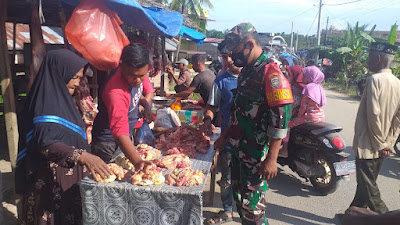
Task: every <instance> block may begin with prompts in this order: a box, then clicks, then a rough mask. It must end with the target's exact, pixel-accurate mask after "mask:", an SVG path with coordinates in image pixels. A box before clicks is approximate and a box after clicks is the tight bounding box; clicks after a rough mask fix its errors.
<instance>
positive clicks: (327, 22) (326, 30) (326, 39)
mask: <svg viewBox="0 0 400 225" xmlns="http://www.w3.org/2000/svg"><path fill="white" fill-rule="evenodd" d="M328 25H329V16H328V18H326V29H325V41H324V45H326V42H327V41H328Z"/></svg>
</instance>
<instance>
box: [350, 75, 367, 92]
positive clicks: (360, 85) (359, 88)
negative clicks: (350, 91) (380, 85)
mask: <svg viewBox="0 0 400 225" xmlns="http://www.w3.org/2000/svg"><path fill="white" fill-rule="evenodd" d="M366 83H367V78H366V77H361V78H358V79H355V80H350V81H349V84H350V86H356V92H357V96H358V97H361V96H362V95H363V92H364V89H365V85H366Z"/></svg>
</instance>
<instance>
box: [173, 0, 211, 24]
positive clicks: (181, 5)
mask: <svg viewBox="0 0 400 225" xmlns="http://www.w3.org/2000/svg"><path fill="white" fill-rule="evenodd" d="M203 7H207V8H209V9H212V8H213V5H212V4H211V0H172V1H171V4H170V8H171V9H173V10H176V11H179V12H181V13H182V14H186V15H190V16H191V17H192V19H195V20H199V18H200V17H203V16H204V9H203Z"/></svg>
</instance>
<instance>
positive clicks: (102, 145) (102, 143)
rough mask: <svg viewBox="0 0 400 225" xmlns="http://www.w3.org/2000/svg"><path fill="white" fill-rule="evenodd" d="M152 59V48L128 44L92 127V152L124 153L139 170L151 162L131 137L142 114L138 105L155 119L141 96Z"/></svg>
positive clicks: (107, 155) (109, 156)
mask: <svg viewBox="0 0 400 225" xmlns="http://www.w3.org/2000/svg"><path fill="white" fill-rule="evenodd" d="M149 63H150V56H149V51H148V50H147V49H146V48H145V47H144V46H143V45H141V44H130V45H128V46H126V47H125V48H124V49H123V51H122V54H121V60H120V64H119V67H118V69H117V70H116V71H115V72H114V73H113V74H112V75H111V76H110V78H109V80H108V81H107V83H106V84H105V86H104V89H103V90H102V92H101V95H100V96H101V99H100V102H99V103H100V104H99V111H100V112H99V114H98V116H97V117H96V120H95V122H94V127H93V137H94V140H93V143H92V153H93V154H95V155H98V156H99V157H100V158H102V159H103V160H104V161H105V162H109V161H111V160H112V159H114V158H115V157H116V156H118V155H119V154H121V153H124V154H125V156H126V157H127V158H128V159H129V160H130V161H131V162H132V164H133V165H134V166H135V168H136V170H141V169H142V168H143V167H144V166H145V164H148V163H149V162H145V161H143V160H142V159H141V158H140V156H139V154H138V152H137V150H136V149H135V146H134V144H133V142H132V139H131V137H132V133H133V129H134V127H135V125H136V122H137V120H138V119H139V115H140V113H139V105H141V106H143V108H144V115H145V119H146V120H147V121H148V122H151V120H152V114H151V108H150V105H149V103H148V101H146V99H145V98H144V97H143V96H142V91H143V80H145V79H146V77H147V74H148V70H149Z"/></svg>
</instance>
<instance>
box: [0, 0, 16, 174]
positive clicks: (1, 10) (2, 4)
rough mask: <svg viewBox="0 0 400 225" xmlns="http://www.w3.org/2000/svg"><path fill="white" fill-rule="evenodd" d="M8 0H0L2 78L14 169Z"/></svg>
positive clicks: (2, 91) (13, 105)
mask: <svg viewBox="0 0 400 225" xmlns="http://www.w3.org/2000/svg"><path fill="white" fill-rule="evenodd" d="M6 19H7V0H0V79H1V93H2V95H3V99H4V118H5V122H6V131H7V142H8V152H9V155H10V162H11V167H12V169H13V171H14V168H15V165H16V161H17V154H18V137H19V136H18V123H17V113H16V110H15V97H14V89H13V85H12V74H11V67H10V60H9V56H8V47H7V33H6Z"/></svg>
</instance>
